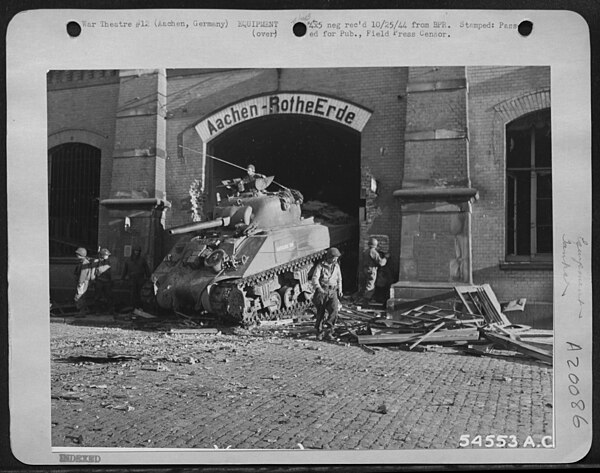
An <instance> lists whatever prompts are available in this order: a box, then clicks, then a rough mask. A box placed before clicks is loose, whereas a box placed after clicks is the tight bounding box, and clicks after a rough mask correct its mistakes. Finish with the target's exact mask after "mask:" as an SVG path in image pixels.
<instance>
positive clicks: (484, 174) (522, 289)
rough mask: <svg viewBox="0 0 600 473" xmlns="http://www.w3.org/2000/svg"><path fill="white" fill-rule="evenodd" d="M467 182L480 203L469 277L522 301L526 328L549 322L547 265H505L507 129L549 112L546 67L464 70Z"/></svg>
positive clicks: (475, 211) (550, 276)
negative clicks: (466, 84) (516, 121)
mask: <svg viewBox="0 0 600 473" xmlns="http://www.w3.org/2000/svg"><path fill="white" fill-rule="evenodd" d="M467 74H468V79H469V134H470V155H471V177H472V181H473V187H475V188H477V189H478V191H479V194H480V199H479V200H478V201H477V203H475V204H474V205H473V221H474V222H475V224H474V225H473V278H474V282H475V283H480V284H482V283H487V282H489V283H490V284H492V286H493V288H494V291H495V292H496V294H497V295H498V299H500V300H503V301H505V300H511V299H516V298H521V297H525V298H527V305H526V308H525V312H524V313H518V315H515V316H519V317H520V320H521V321H522V323H525V324H532V323H533V322H536V323H538V324H539V320H541V319H545V320H549V319H551V317H552V297H553V290H552V285H553V272H552V262H551V261H548V262H547V263H545V264H535V263H529V264H528V263H525V264H518V265H510V264H504V263H506V258H505V256H506V208H505V201H506V194H505V192H506V160H505V156H506V150H505V143H506V138H505V128H506V124H507V123H508V122H510V121H512V120H514V119H516V118H518V117H519V116H522V115H525V114H527V113H531V112H534V111H536V110H542V109H546V108H549V107H550V105H551V103H550V68H548V67H469V68H468V70H467Z"/></svg>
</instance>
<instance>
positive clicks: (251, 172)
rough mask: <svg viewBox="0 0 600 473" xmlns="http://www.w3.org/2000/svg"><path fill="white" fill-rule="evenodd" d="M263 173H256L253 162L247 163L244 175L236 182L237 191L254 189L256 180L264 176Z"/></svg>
mask: <svg viewBox="0 0 600 473" xmlns="http://www.w3.org/2000/svg"><path fill="white" fill-rule="evenodd" d="M264 177H266V176H264V175H263V174H258V173H257V172H256V168H255V167H254V164H248V167H247V168H246V175H245V176H244V177H243V178H242V179H241V180H240V182H238V192H240V193H241V192H244V191H256V184H255V182H256V180H257V179H261V178H264Z"/></svg>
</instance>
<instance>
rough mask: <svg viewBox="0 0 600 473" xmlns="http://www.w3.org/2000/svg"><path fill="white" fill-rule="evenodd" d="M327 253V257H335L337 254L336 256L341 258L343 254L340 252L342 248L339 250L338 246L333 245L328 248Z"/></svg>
mask: <svg viewBox="0 0 600 473" xmlns="http://www.w3.org/2000/svg"><path fill="white" fill-rule="evenodd" d="M326 254H327V257H328V258H332V257H334V256H335V257H336V258H339V257H340V256H342V254H341V253H340V250H338V249H337V248H333V247H332V248H329V249H328V250H327V253H326Z"/></svg>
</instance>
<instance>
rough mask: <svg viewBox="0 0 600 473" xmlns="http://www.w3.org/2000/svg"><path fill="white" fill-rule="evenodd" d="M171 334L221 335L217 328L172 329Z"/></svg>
mask: <svg viewBox="0 0 600 473" xmlns="http://www.w3.org/2000/svg"><path fill="white" fill-rule="evenodd" d="M169 332H170V333H175V334H179V335H180V334H207V333H208V334H216V333H219V329H216V328H172V329H171V330H169Z"/></svg>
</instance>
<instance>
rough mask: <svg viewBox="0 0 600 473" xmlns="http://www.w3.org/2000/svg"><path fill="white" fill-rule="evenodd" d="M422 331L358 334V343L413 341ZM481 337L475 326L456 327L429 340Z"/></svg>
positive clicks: (447, 340) (378, 343)
mask: <svg viewBox="0 0 600 473" xmlns="http://www.w3.org/2000/svg"><path fill="white" fill-rule="evenodd" d="M420 336H422V333H398V334H392V333H390V334H380V335H358V343H361V344H364V345H382V344H388V343H412V342H414V341H416V340H417V339H418V338H419V337H420ZM478 339H479V331H478V330H477V329H475V328H466V329H455V330H443V331H441V332H440V331H438V332H435V333H433V334H431V336H430V337H429V338H428V341H430V342H435V343H443V342H458V341H474V340H478Z"/></svg>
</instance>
